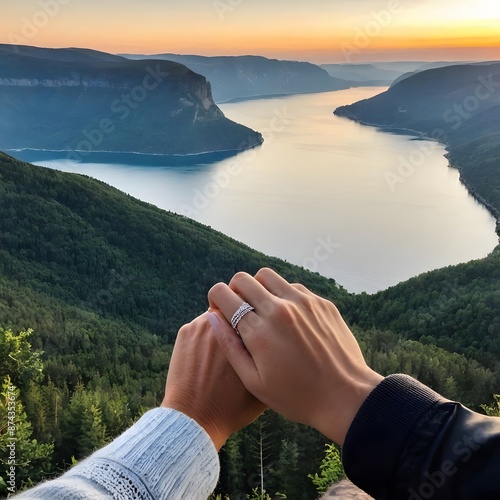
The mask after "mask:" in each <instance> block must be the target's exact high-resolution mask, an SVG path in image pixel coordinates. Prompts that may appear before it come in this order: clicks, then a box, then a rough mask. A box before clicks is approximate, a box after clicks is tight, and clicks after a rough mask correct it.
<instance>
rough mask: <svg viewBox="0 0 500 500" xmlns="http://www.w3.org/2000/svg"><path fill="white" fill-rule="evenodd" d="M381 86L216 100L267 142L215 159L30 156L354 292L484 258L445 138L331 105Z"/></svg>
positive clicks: (482, 221) (475, 210) (481, 233)
mask: <svg viewBox="0 0 500 500" xmlns="http://www.w3.org/2000/svg"><path fill="white" fill-rule="evenodd" d="M382 90H383V89H381V88H363V89H350V90H345V91H340V92H327V93H321V94H307V95H299V96H291V97H282V98H273V99H261V100H253V101H246V102H239V103H232V104H223V105H221V106H220V107H221V108H222V110H223V111H224V113H225V114H226V116H228V117H229V118H231V119H233V120H235V121H237V122H239V123H243V124H245V125H248V126H249V127H252V128H253V129H255V130H259V131H261V132H263V134H264V137H265V139H266V141H265V143H264V145H263V146H262V147H260V148H258V149H255V150H252V151H246V152H244V153H241V154H239V155H238V156H235V157H232V158H229V159H225V160H221V161H218V162H214V163H200V164H194V165H189V166H186V165H180V166H172V165H170V166H161V165H160V166H158V165H156V166H146V165H145V166H142V165H141V166H137V165H135V166H131V165H125V164H120V163H72V162H68V161H67V160H53V161H38V162H36V163H37V164H39V165H44V166H47V167H50V168H55V169H59V170H64V171H68V172H79V173H85V174H87V175H90V176H92V177H96V178H98V179H101V180H103V181H105V182H107V183H109V184H111V185H113V186H115V187H117V188H119V189H121V190H122V191H125V192H126V193H129V194H131V195H133V196H135V197H137V198H140V199H142V200H145V201H148V202H150V203H153V204H155V205H157V206H159V207H161V208H164V209H168V210H171V211H174V212H177V213H181V214H184V215H188V216H190V217H192V218H194V219H196V220H198V221H200V222H202V223H204V224H207V225H210V226H212V227H213V228H215V229H218V230H220V231H222V232H223V233H225V234H228V235H230V236H232V237H234V238H236V239H237V240H240V241H242V242H244V243H246V244H248V245H250V246H251V247H253V248H255V249H258V250H261V251H262V252H264V253H266V254H269V255H274V256H278V257H281V258H283V259H286V260H287V261H289V262H292V263H295V264H298V265H303V266H304V267H307V268H309V269H311V270H314V271H318V272H319V273H321V274H323V275H325V276H328V277H331V278H334V279H336V280H337V281H338V282H339V283H340V284H341V285H343V286H344V287H346V288H347V289H348V290H349V291H353V292H360V291H366V292H369V293H372V292H375V291H378V290H381V289H384V288H387V287H389V286H391V285H394V284H396V283H398V282H400V281H403V280H406V279H407V278H410V277H412V276H415V275H417V274H420V273H422V272H424V271H428V270H431V269H436V268H439V267H443V266H446V265H450V264H456V263H460V262H466V261H468V260H471V259H475V258H480V257H484V256H485V255H486V254H487V253H489V252H490V251H491V250H492V249H493V248H494V246H495V244H496V243H497V237H496V235H495V221H494V218H493V217H492V216H491V215H490V214H489V213H488V212H487V211H486V210H485V209H484V208H483V207H482V206H480V205H479V204H478V203H477V202H476V201H475V200H474V199H473V198H472V197H471V196H470V195H469V194H468V193H467V190H466V189H465V187H464V186H463V185H461V183H460V181H459V176H458V172H457V171H456V170H454V169H451V168H449V167H448V162H447V160H446V159H445V158H444V156H443V155H444V154H445V150H444V147H443V146H441V145H439V144H436V143H432V142H429V141H421V140H414V139H412V138H411V137H409V136H405V135H395V134H388V133H384V132H381V131H379V130H377V129H375V128H371V127H366V126H362V125H359V124H356V123H354V122H351V121H349V120H346V119H344V118H339V117H336V116H334V115H333V114H332V111H333V110H334V109H335V108H336V107H338V106H340V105H343V104H348V103H352V102H355V101H358V100H360V99H364V98H367V97H370V96H372V95H374V94H377V93H380V92H381V91H382Z"/></svg>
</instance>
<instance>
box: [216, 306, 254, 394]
mask: <svg viewBox="0 0 500 500" xmlns="http://www.w3.org/2000/svg"><path fill="white" fill-rule="evenodd" d="M213 315H214V316H216V318H217V321H216V322H215V324H214V323H212V321H211V323H212V330H213V334H214V336H215V338H216V339H217V342H218V344H219V348H220V350H221V352H222V354H224V356H225V357H226V359H227V361H228V362H229V364H230V365H231V366H232V367H233V370H234V371H235V372H236V374H237V375H238V377H239V378H240V380H241V382H242V383H243V385H244V386H245V387H246V389H247V390H248V391H249V392H251V393H252V394H253V395H254V396H256V394H255V393H256V392H259V387H260V377H259V373H258V371H257V367H256V366H255V363H254V360H253V358H252V356H251V354H250V353H249V352H248V350H247V349H246V348H245V345H244V344H243V342H242V340H241V338H240V337H238V336H237V335H235V334H234V330H233V329H232V327H231V325H230V324H229V323H227V321H225V319H224V317H222V314H221V313H220V312H219V313H213ZM256 397H258V396H256Z"/></svg>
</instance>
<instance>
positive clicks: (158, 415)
mask: <svg viewBox="0 0 500 500" xmlns="http://www.w3.org/2000/svg"><path fill="white" fill-rule="evenodd" d="M218 477H219V458H218V455H217V451H216V449H215V447H214V444H213V442H212V440H211V439H210V437H209V436H208V434H207V433H206V432H205V430H204V429H203V428H202V427H201V426H200V425H198V424H197V423H196V422H195V421H194V420H192V419H190V418H189V417H187V416H186V415H184V414H183V413H180V412H178V411H175V410H171V409H167V408H156V409H154V410H151V411H149V412H147V413H146V414H144V415H143V416H142V418H141V419H140V420H139V421H138V422H136V423H135V424H134V425H133V426H132V427H131V428H130V429H128V430H127V431H125V432H124V433H123V434H122V435H121V436H119V437H118V438H116V439H115V440H114V441H113V442H112V443H110V444H109V445H107V446H106V447H104V448H102V449H101V450H98V451H97V452H95V453H94V454H93V455H91V456H90V457H89V458H87V459H86V460H84V461H83V462H81V463H79V464H78V465H77V466H75V467H73V468H72V469H71V470H70V471H68V472H67V473H66V474H64V475H63V476H61V478H60V479H56V480H54V481H50V482H48V483H45V484H44V485H42V486H41V487H38V488H36V489H35V490H37V491H36V494H35V491H34V490H31V492H32V493H33V494H35V495H36V498H58V499H63V498H82V499H86V498H98V496H94V495H101V496H100V498H105V497H106V496H108V497H109V498H120V499H139V500H143V499H144V500H158V499H169V500H170V499H186V498H189V499H192V500H198V499H203V500H206V498H207V497H208V496H209V495H210V493H211V492H212V491H213V490H214V489H215V486H216V485H217V480H218ZM58 481H59V482H60V484H59V485H57V484H56V483H58ZM63 483H64V485H63ZM51 485H52V487H54V489H52V494H56V495H57V496H52V497H51V496H50V494H51V493H50V490H51ZM47 488H48V490H47V491H43V493H44V495H43V496H41V495H40V493H42V490H46V489H47ZM56 488H57V489H56ZM61 489H62V490H63V492H64V491H66V492H67V493H68V496H67V497H66V496H61V493H63V492H62V491H61ZM70 490H71V491H70ZM85 490H88V492H89V494H88V496H87V495H86V494H85V493H83V492H84V491H85ZM91 490H93V494H92V493H91ZM75 492H78V493H79V494H77V495H76V496H75ZM26 493H27V496H26V498H28V497H30V495H29V493H30V492H26ZM82 493H83V496H81V494H82ZM45 494H47V495H48V496H46V495H45ZM22 497H23V498H24V495H22Z"/></svg>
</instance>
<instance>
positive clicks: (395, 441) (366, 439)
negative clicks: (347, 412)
mask: <svg viewBox="0 0 500 500" xmlns="http://www.w3.org/2000/svg"><path fill="white" fill-rule="evenodd" d="M445 401H446V400H445V399H444V398H443V397H442V396H440V395H439V394H437V393H436V392H434V391H433V390H431V389H429V388H428V387H426V386H425V385H423V384H421V383H420V382H418V381H417V380H415V379H413V378H411V377H409V376H407V375H390V376H389V377H387V378H385V379H384V380H383V381H382V382H381V383H380V384H379V385H378V386H377V387H375V389H374V390H373V391H372V392H371V393H370V395H369V396H368V397H367V398H366V400H365V402H364V403H363V404H362V406H361V408H360V409H359V411H358V413H357V414H356V417H355V418H354V420H353V422H352V424H351V427H350V428H349V431H348V433H347V436H346V439H345V442H344V446H343V449H342V461H343V464H344V469H345V472H346V474H347V477H348V478H349V479H350V480H351V481H352V482H353V483H354V484H356V485H357V486H358V487H360V488H362V489H363V490H364V491H366V492H367V493H369V494H370V495H372V496H374V497H375V498H382V499H383V498H386V494H387V491H388V489H389V485H390V483H391V481H393V480H394V473H395V470H396V468H397V464H398V460H399V457H400V455H401V451H402V450H403V448H404V446H405V445H406V443H407V442H408V439H409V437H410V436H411V434H412V432H413V431H414V429H415V428H416V427H417V426H418V422H419V421H420V420H421V419H422V417H423V416H424V415H425V414H426V413H427V412H428V411H429V410H430V409H431V408H432V407H433V406H435V405H436V403H438V402H445Z"/></svg>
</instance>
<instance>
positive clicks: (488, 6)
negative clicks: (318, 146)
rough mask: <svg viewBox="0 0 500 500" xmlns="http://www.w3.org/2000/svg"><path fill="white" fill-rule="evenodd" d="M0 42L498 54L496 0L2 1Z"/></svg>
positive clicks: (387, 54) (399, 56)
mask: <svg viewBox="0 0 500 500" xmlns="http://www.w3.org/2000/svg"><path fill="white" fill-rule="evenodd" d="M0 2H1V3H0V6H1V7H0V8H1V16H0V42H3V43H16V44H27V45H37V46H43V47H68V46H73V47H89V48H94V49H98V50H104V51H107V52H114V53H121V52H135V53H148V54H152V53H161V52H174V53H190V54H202V55H240V54H259V55H264V56H267V57H276V58H280V59H298V60H309V61H312V62H317V63H319V62H323V63H326V62H360V61H369V60H379V61H380V60H404V59H423V60H442V59H449V60H452V59H453V60H471V59H478V60H479V59H482V60H485V59H500V2H498V1H496V0H495V1H492V0H474V1H472V0H455V1H451V0H433V1H431V0H349V1H347V0H344V1H336V0H310V1H299V2H295V1H290V0H288V1H287V0H183V1H172V0H170V1H169V0H142V1H140V0H21V1H20V0H0Z"/></svg>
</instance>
